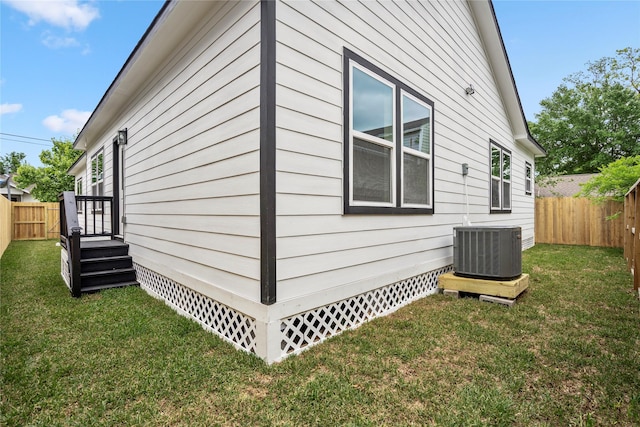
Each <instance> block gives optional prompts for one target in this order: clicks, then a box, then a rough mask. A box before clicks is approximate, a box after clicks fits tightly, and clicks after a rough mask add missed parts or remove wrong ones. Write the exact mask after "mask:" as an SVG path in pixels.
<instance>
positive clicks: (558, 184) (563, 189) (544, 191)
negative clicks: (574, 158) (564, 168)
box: [536, 173, 598, 197]
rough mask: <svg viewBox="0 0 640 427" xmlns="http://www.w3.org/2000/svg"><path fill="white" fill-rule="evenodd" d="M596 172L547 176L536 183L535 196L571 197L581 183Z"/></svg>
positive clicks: (577, 190)
mask: <svg viewBox="0 0 640 427" xmlns="http://www.w3.org/2000/svg"><path fill="white" fill-rule="evenodd" d="M596 175H598V174H597V173H582V174H577V175H563V176H556V177H553V178H549V179H548V180H545V181H544V182H542V183H536V196H537V197H573V196H575V195H576V194H577V193H578V192H579V191H580V190H582V187H581V185H582V184H584V183H585V182H587V181H589V180H590V179H591V178H593V177H594V176H596Z"/></svg>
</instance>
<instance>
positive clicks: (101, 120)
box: [73, 0, 546, 156]
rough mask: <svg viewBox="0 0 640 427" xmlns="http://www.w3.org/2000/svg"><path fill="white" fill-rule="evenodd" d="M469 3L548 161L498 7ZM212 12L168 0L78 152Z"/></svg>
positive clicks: (516, 122)
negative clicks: (533, 125)
mask: <svg viewBox="0 0 640 427" xmlns="http://www.w3.org/2000/svg"><path fill="white" fill-rule="evenodd" d="M468 4H469V6H470V8H471V10H472V13H473V15H474V18H475V21H476V24H477V26H478V30H479V32H480V35H481V37H482V39H483V41H484V46H485V49H486V52H487V56H488V58H489V61H490V63H491V66H492V67H491V68H492V70H493V72H494V75H495V79H496V84H497V85H498V88H499V91H500V94H501V97H502V100H503V103H504V106H505V109H506V113H507V117H508V119H509V122H510V123H511V126H512V129H513V134H514V137H515V140H516V142H517V143H519V144H521V145H523V146H524V147H526V148H527V149H528V150H529V151H530V152H531V153H533V155H534V156H544V155H545V154H546V151H545V150H544V148H542V146H541V145H540V144H539V143H538V142H537V141H536V140H535V139H534V138H533V137H532V136H531V133H530V131H529V127H528V125H527V121H526V119H525V116H524V111H523V109H522V104H521V102H520V96H519V95H518V90H517V89H516V85H515V80H514V78H513V72H512V71H511V65H510V63H509V59H508V58H507V52H506V49H505V46H504V42H503V40H502V35H501V33H500V28H499V26H498V21H497V19H496V15H495V11H494V9H493V4H492V3H491V1H490V0H486V1H477V0H469V1H468ZM209 7H210V4H209V2H205V1H203V2H193V1H178V0H167V1H166V2H165V3H164V5H163V6H162V8H161V9H160V11H159V12H158V14H157V15H156V17H155V18H154V20H153V22H152V23H151V25H150V26H149V28H148V29H147V31H146V32H145V33H144V35H143V36H142V38H141V39H140V41H139V42H138V44H137V45H136V47H135V49H134V50H133V52H132V53H131V55H129V58H128V59H127V61H126V62H125V64H124V66H123V67H122V69H121V70H120V72H119V73H118V75H117V76H116V78H115V80H114V81H113V82H112V83H111V85H110V86H109V88H108V89H107V91H106V93H105V94H104V95H103V97H102V99H101V100H100V102H99V103H98V106H97V107H96V108H95V109H94V111H93V113H92V114H91V117H89V120H88V121H87V123H86V124H85V126H84V127H83V128H82V130H81V131H80V133H79V134H78V137H77V138H76V140H75V142H74V145H73V146H74V148H76V149H80V150H85V149H86V148H87V144H90V143H91V141H92V140H93V138H95V137H96V135H99V134H100V133H101V132H102V131H103V130H104V128H105V127H106V126H107V125H109V124H110V123H111V120H113V119H114V118H115V117H116V116H117V115H118V114H120V113H121V112H122V109H123V108H124V106H125V105H126V104H127V103H128V102H129V101H130V99H131V96H132V95H133V94H134V93H136V92H137V91H138V90H139V89H140V88H143V87H145V85H146V83H147V82H148V81H149V79H150V76H151V75H153V74H154V73H155V72H157V69H158V66H159V65H160V64H161V63H162V61H164V60H165V58H166V57H167V56H168V55H170V54H172V53H173V52H174V50H175V48H176V47H177V46H178V45H179V44H180V43H181V42H182V40H183V38H184V37H185V36H186V34H187V33H188V32H189V31H191V30H192V29H193V25H195V24H196V23H197V22H198V20H200V19H201V18H202V16H203V15H204V14H205V13H206V11H207V8H209Z"/></svg>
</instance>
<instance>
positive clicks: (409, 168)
mask: <svg viewBox="0 0 640 427" xmlns="http://www.w3.org/2000/svg"><path fill="white" fill-rule="evenodd" d="M403 180H404V181H403V185H404V200H403V201H404V203H411V204H419V205H428V204H429V160H428V159H425V158H423V157H418V156H412V155H410V154H406V153H405V154H404V176H403Z"/></svg>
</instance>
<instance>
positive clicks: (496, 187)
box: [491, 179, 500, 209]
mask: <svg viewBox="0 0 640 427" xmlns="http://www.w3.org/2000/svg"><path fill="white" fill-rule="evenodd" d="M491 207H492V208H496V209H500V180H499V179H491Z"/></svg>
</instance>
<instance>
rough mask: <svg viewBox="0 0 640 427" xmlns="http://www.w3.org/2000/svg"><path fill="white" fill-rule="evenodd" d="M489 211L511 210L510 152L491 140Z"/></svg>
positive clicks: (506, 211) (501, 211) (507, 211)
mask: <svg viewBox="0 0 640 427" xmlns="http://www.w3.org/2000/svg"><path fill="white" fill-rule="evenodd" d="M490 145H491V187H490V192H491V212H492V213H509V212H511V152H510V151H509V150H507V149H505V148H504V147H502V146H501V145H500V144H498V143H496V142H495V141H491V144H490Z"/></svg>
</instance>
